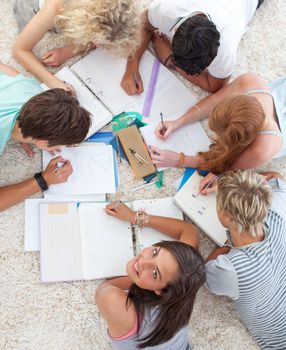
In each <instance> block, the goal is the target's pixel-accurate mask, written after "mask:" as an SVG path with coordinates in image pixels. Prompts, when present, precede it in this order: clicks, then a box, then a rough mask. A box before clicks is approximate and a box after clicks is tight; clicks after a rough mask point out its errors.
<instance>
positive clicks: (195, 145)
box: [140, 122, 210, 171]
mask: <svg viewBox="0 0 286 350" xmlns="http://www.w3.org/2000/svg"><path fill="white" fill-rule="evenodd" d="M157 125H158V123H152V124H148V125H146V126H143V127H142V128H140V133H141V135H142V136H143V138H144V140H145V142H146V144H147V145H152V146H156V147H158V148H160V149H168V150H171V151H174V152H178V153H180V152H184V153H185V154H186V155H191V156H194V155H196V154H197V153H198V152H199V151H206V150H208V148H209V145H210V140H209V138H208V135H207V133H206V132H205V130H204V128H203V127H202V125H201V124H200V123H199V122H196V123H192V124H188V125H185V126H183V127H181V128H180V129H178V130H176V131H174V132H173V133H171V134H170V135H169V137H168V138H167V139H166V140H161V139H159V138H158V137H157V136H156V134H155V129H156V127H157ZM164 169H166V167H165V168H163V167H162V168H158V170H159V171H160V170H164Z"/></svg>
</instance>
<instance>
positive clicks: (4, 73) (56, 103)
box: [0, 63, 91, 210]
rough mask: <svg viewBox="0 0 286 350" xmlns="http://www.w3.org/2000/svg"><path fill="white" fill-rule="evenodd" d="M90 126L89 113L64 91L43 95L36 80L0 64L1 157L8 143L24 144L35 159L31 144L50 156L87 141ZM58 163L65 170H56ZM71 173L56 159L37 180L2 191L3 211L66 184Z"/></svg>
mask: <svg viewBox="0 0 286 350" xmlns="http://www.w3.org/2000/svg"><path fill="white" fill-rule="evenodd" d="M90 124H91V118H90V113H89V112H88V111H86V110H85V109H84V108H82V107H80V105H79V103H78V101H77V99H76V98H75V97H73V96H72V95H71V94H70V93H68V92H67V91H65V90H63V89H52V90H48V91H44V92H43V91H42V88H41V86H40V85H39V83H38V82H37V81H36V80H34V79H31V78H27V77H24V76H23V75H22V74H19V72H17V71H16V70H15V69H13V68H12V67H9V66H7V65H5V64H2V63H0V154H1V153H2V152H3V150H4V148H5V145H6V143H7V142H8V140H9V139H13V140H16V141H19V142H20V143H21V144H23V145H22V147H23V148H24V150H25V151H26V152H27V154H28V155H29V156H32V155H33V151H32V149H31V148H30V145H31V144H34V145H36V146H37V147H38V148H40V149H42V150H46V151H49V152H53V151H55V150H59V149H60V147H61V146H63V145H75V144H78V143H80V142H82V141H83V140H84V139H85V137H86V135H87V133H88V130H89V127H90ZM59 162H60V163H62V164H63V166H62V167H61V168H60V169H57V163H59ZM71 173H72V167H71V164H70V162H69V161H65V160H64V159H63V158H62V157H57V158H55V159H53V160H52V161H51V162H50V163H49V165H48V167H47V169H46V170H45V171H43V172H42V173H38V174H36V175H35V177H34V178H32V179H29V180H26V181H23V182H21V183H19V184H15V185H10V186H5V187H2V188H0V210H4V209H6V208H8V207H10V206H12V205H14V204H16V203H18V202H20V201H22V200H23V199H25V198H26V197H28V196H30V195H32V194H34V193H36V192H38V191H40V190H47V189H48V186H49V185H51V184H57V183H61V182H65V181H67V179H68V177H69V176H70V174H71Z"/></svg>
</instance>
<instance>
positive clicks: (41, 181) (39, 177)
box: [34, 173, 49, 191]
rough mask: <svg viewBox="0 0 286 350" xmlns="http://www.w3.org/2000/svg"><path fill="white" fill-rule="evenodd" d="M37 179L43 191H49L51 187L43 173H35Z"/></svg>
mask: <svg viewBox="0 0 286 350" xmlns="http://www.w3.org/2000/svg"><path fill="white" fill-rule="evenodd" d="M34 178H35V180H36V181H37V183H38V185H39V186H40V188H41V190H42V191H47V190H48V189H49V186H48V184H47V183H46V180H45V179H44V177H43V175H42V173H36V174H35V175H34Z"/></svg>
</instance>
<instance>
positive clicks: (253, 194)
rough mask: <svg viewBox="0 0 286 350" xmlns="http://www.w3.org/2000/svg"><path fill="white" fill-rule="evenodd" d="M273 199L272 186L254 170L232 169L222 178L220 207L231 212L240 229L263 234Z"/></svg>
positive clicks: (256, 234) (219, 182)
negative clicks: (262, 226) (262, 229)
mask: <svg viewBox="0 0 286 350" xmlns="http://www.w3.org/2000/svg"><path fill="white" fill-rule="evenodd" d="M271 201H272V190H271V187H270V185H269V184H268V182H267V181H266V180H265V178H264V177H263V176H262V175H259V174H257V173H256V172H254V171H252V170H237V171H228V172H226V173H225V174H223V175H222V176H221V177H220V178H219V180H218V188H217V210H218V211H222V212H223V213H225V214H227V215H229V216H230V218H231V220H232V224H234V226H235V228H236V229H237V231H238V233H241V232H243V231H246V232H248V233H249V235H250V236H252V237H257V236H258V235H259V232H260V231H259V230H261V225H263V222H264V220H265V217H266V215H267V212H268V209H269V208H270V205H271Z"/></svg>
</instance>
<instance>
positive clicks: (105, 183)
mask: <svg viewBox="0 0 286 350" xmlns="http://www.w3.org/2000/svg"><path fill="white" fill-rule="evenodd" d="M60 155H61V156H62V157H63V158H64V159H68V160H70V162H71V164H72V167H73V173H72V174H71V176H70V177H69V179H68V181H67V182H65V183H62V184H57V185H51V186H50V188H49V189H48V191H47V193H49V194H58V195H60V194H92V193H115V192H116V187H115V174H114V159H113V150H112V146H110V145H100V146H99V145H96V146H95V147H91V146H89V145H84V144H82V145H81V146H80V147H64V148H63V149H62V151H61V152H60ZM52 158H54V156H52V155H51V154H50V153H48V152H45V151H44V152H43V168H44V169H45V168H46V166H47V164H48V163H49V161H50V160H51V159H52Z"/></svg>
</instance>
